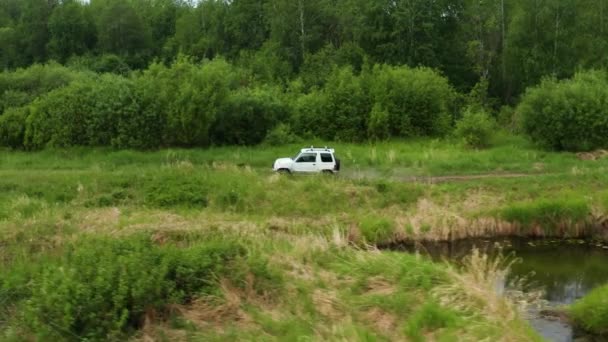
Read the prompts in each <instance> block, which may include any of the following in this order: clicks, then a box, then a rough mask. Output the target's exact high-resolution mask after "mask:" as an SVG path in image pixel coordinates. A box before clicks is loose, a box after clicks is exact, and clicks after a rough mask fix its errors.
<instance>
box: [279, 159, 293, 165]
mask: <svg viewBox="0 0 608 342" xmlns="http://www.w3.org/2000/svg"><path fill="white" fill-rule="evenodd" d="M274 163H275V164H281V165H287V164H291V163H293V159H291V158H279V159H277V160H276V161H275V162H274Z"/></svg>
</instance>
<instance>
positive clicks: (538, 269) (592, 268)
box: [403, 239, 608, 342]
mask: <svg viewBox="0 0 608 342" xmlns="http://www.w3.org/2000/svg"><path fill="white" fill-rule="evenodd" d="M474 247H476V248H479V249H480V250H482V251H485V252H487V253H489V254H496V253H499V252H500V251H502V253H514V255H515V256H516V257H517V258H520V259H521V262H517V263H515V264H513V266H512V269H511V273H510V275H509V278H510V279H507V284H508V283H509V281H510V280H512V279H513V278H518V279H521V278H525V279H526V280H527V283H528V284H529V286H530V287H531V288H542V289H544V291H545V293H546V294H545V299H546V300H547V301H548V302H549V305H550V306H553V307H559V306H561V305H567V304H571V303H573V302H574V301H576V300H577V299H579V298H581V297H583V296H584V295H585V294H587V293H588V292H589V291H591V290H592V289H593V288H595V287H598V286H600V285H603V284H606V283H608V250H607V249H604V248H602V247H601V246H600V247H598V246H592V245H589V244H587V243H584V242H583V241H569V242H563V241H539V240H521V239H518V240H474V241H471V240H467V241H459V242H453V243H436V244H426V245H419V246H416V247H415V248H414V247H403V248H404V249H406V250H410V251H411V250H413V249H415V250H417V251H418V252H421V253H423V254H428V255H430V256H431V257H432V258H433V259H436V260H440V259H448V260H460V259H462V257H464V256H466V255H468V254H470V252H471V250H472V249H473V248H474ZM531 310H534V309H531ZM530 323H531V325H532V326H533V327H534V328H535V329H536V330H537V331H539V332H540V333H541V334H542V335H543V336H544V337H545V338H547V339H548V340H551V341H560V342H561V341H573V339H574V336H573V332H572V328H571V327H570V326H568V325H565V324H563V323H562V322H559V321H556V320H550V319H546V318H543V317H541V315H540V314H539V313H538V311H536V312H534V311H532V312H531V315H530Z"/></svg>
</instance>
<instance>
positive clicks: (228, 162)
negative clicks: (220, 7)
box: [0, 135, 608, 341]
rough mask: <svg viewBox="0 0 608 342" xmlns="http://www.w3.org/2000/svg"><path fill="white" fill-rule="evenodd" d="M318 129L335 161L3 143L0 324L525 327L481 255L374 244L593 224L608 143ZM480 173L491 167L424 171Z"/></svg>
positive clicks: (45, 334) (465, 334) (596, 225)
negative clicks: (438, 255) (309, 169)
mask: <svg viewBox="0 0 608 342" xmlns="http://www.w3.org/2000/svg"><path fill="white" fill-rule="evenodd" d="M314 144H315V145H317V146H325V145H326V144H325V143H324V142H314ZM327 145H331V146H332V147H334V148H336V151H337V153H338V156H339V157H340V158H341V159H342V166H343V169H344V170H343V172H342V173H341V174H340V175H338V176H335V177H332V176H321V175H319V176H297V175H294V176H285V175H282V176H281V175H277V174H273V173H272V172H271V171H270V166H271V164H272V162H273V161H274V159H275V158H278V157H282V156H290V155H293V154H295V152H297V151H298V149H299V148H301V146H295V145H292V146H281V147H256V148H236V147H232V148H214V149H209V150H163V151H157V152H137V151H113V150H106V149H67V150H55V151H53V150H46V151H41V152H9V151H4V152H2V153H1V154H0V246H1V247H2V248H1V249H0V262H1V263H2V269H3V270H4V271H3V272H1V274H0V303H1V304H2V305H1V306H0V307H2V309H0V330H1V335H0V336H1V337H2V339H3V340H14V341H20V340H31V339H36V338H37V339H40V340H49V339H52V340H58V339H60V340H79V339H83V338H86V339H91V340H98V339H114V340H122V339H125V338H131V339H145V338H154V339H159V340H186V339H193V340H227V339H228V340H242V339H246V340H247V339H249V340H259V339H261V340H296V339H312V340H327V339H330V340H335V339H347V340H413V341H425V340H429V339H434V340H441V341H451V340H475V341H476V340H480V339H484V338H486V339H490V340H498V339H501V338H502V339H504V340H507V341H522V340H536V339H537V337H536V336H535V335H534V333H532V332H531V330H530V329H529V327H528V326H527V324H526V323H524V322H523V321H522V320H521V318H520V315H519V314H518V312H517V310H516V309H515V306H514V305H512V304H510V303H509V301H508V300H507V299H504V298H500V297H498V296H497V295H496V294H494V291H493V287H492V286H493V281H492V279H491V274H492V272H481V273H483V274H486V275H485V276H484V275H480V272H479V268H480V266H479V263H472V265H473V266H471V267H470V268H465V269H464V270H454V269H452V268H450V267H448V266H446V265H443V264H435V263H432V262H430V261H428V260H426V259H424V258H420V257H419V256H415V255H408V254H403V253H396V252H387V251H378V250H376V249H375V246H382V245H385V244H387V243H391V242H399V241H415V240H422V239H427V240H445V239H456V238H466V237H473V236H487V235H489V234H494V235H495V234H503V235H522V236H558V237H567V236H578V235H580V234H595V233H597V234H596V235H594V236H595V237H596V238H605V236H602V235H601V234H600V232H601V231H602V230H600V228H601V227H602V224H605V223H606V221H605V217H606V215H605V214H606V213H607V211H608V191H607V190H605V189H607V187H606V185H608V174H607V173H606V168H607V167H608V158H605V159H598V160H595V161H591V160H589V161H582V160H579V159H578V158H577V156H576V155H574V154H569V153H551V152H544V151H540V150H537V149H535V148H534V147H533V146H532V145H530V144H529V143H527V142H526V141H525V140H524V139H522V138H519V137H512V136H507V135H505V136H500V137H498V138H497V139H496V142H495V144H494V147H493V148H490V149H487V150H483V151H475V150H468V149H465V148H463V147H461V146H459V145H458V144H455V143H453V142H450V141H436V140H417V141H408V142H398V141H396V142H387V143H379V144H375V145H350V144H327ZM509 173H517V174H526V175H528V174H529V176H527V177H519V178H506V177H503V176H504V175H505V174H509ZM473 175H489V176H490V177H485V178H479V179H477V178H467V177H461V178H459V179H449V178H446V179H444V180H443V181H441V182H432V181H424V179H425V177H431V176H432V177H445V176H473ZM409 177H418V178H417V179H419V180H420V181H418V182H414V181H412V179H413V178H409ZM467 282H471V284H473V283H479V284H485V285H483V286H482V287H481V290H480V288H476V289H477V290H478V291H477V290H476V291H477V292H475V291H473V290H471V288H472V287H471V286H467ZM505 317H507V319H505ZM100 322H103V324H102V323H100Z"/></svg>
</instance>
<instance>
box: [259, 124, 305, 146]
mask: <svg viewBox="0 0 608 342" xmlns="http://www.w3.org/2000/svg"><path fill="white" fill-rule="evenodd" d="M300 141H302V138H300V137H299V136H298V135H297V134H295V133H294V132H293V130H292V129H291V126H290V125H289V124H284V123H280V124H278V125H277V126H275V127H274V128H273V129H272V130H270V132H268V134H266V138H265V139H264V143H265V144H266V145H270V146H281V145H285V144H294V143H298V142H300Z"/></svg>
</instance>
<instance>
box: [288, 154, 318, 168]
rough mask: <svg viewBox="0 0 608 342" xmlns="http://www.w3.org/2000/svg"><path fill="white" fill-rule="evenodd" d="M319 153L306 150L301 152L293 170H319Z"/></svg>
mask: <svg viewBox="0 0 608 342" xmlns="http://www.w3.org/2000/svg"><path fill="white" fill-rule="evenodd" d="M317 155H318V153H316V152H304V153H301V154H300V155H299V156H298V157H297V158H296V161H295V163H293V170H294V171H295V172H315V171H317V170H318V169H317Z"/></svg>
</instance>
